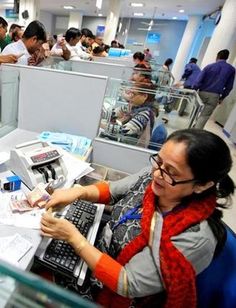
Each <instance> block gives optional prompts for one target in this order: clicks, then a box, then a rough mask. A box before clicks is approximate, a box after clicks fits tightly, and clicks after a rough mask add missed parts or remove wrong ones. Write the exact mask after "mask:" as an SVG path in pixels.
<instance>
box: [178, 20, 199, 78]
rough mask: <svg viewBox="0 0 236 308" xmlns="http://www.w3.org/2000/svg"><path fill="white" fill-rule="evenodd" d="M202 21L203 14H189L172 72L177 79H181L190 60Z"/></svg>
mask: <svg viewBox="0 0 236 308" xmlns="http://www.w3.org/2000/svg"><path fill="white" fill-rule="evenodd" d="M201 21H202V17H201V16H189V19H188V23H187V25H186V28H185V31H184V34H183V37H182V41H181V43H180V46H179V49H178V52H177V55H176V58H175V61H174V65H173V69H172V74H173V75H174V77H175V81H179V80H180V79H181V76H182V75H183V72H184V67H185V65H186V63H187V62H188V60H189V59H188V56H189V53H190V51H191V48H192V44H193V41H194V39H195V36H196V34H197V31H198V29H199V26H200V24H201Z"/></svg>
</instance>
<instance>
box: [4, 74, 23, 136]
mask: <svg viewBox="0 0 236 308" xmlns="http://www.w3.org/2000/svg"><path fill="white" fill-rule="evenodd" d="M0 82H1V88H0V91H1V92H0V137H2V136H4V135H6V134H8V133H9V132H10V131H12V130H14V129H15V128H16V127H17V123H18V101H19V72H18V71H7V70H4V71H0Z"/></svg>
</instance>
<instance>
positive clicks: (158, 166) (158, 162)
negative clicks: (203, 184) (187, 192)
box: [149, 154, 196, 186]
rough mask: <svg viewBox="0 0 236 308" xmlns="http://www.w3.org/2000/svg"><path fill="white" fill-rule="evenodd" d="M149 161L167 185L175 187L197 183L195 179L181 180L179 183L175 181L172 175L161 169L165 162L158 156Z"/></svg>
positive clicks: (153, 156)
mask: <svg viewBox="0 0 236 308" xmlns="http://www.w3.org/2000/svg"><path fill="white" fill-rule="evenodd" d="M149 160H150V163H151V165H152V167H153V168H154V169H156V170H160V173H161V177H162V178H163V180H164V181H165V182H166V183H168V184H170V185H171V186H175V185H178V184H185V183H191V182H195V181H196V180H195V179H190V180H179V181H176V180H175V179H173V177H172V176H171V175H170V173H169V172H168V171H166V170H165V169H163V168H162V167H161V166H162V164H163V162H162V159H161V157H160V156H159V155H158V154H154V155H151V156H150V157H149Z"/></svg>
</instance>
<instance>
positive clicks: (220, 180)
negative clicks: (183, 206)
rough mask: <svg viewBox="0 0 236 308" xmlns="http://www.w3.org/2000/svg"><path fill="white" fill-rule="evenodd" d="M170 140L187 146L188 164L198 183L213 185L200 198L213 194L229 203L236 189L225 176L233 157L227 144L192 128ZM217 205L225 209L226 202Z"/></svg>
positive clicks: (170, 137)
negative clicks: (212, 183) (211, 182)
mask: <svg viewBox="0 0 236 308" xmlns="http://www.w3.org/2000/svg"><path fill="white" fill-rule="evenodd" d="M169 140H171V141H174V142H184V143H185V144H186V152H187V155H186V156H187V163H188V165H189V167H190V168H191V170H192V173H193V175H194V178H195V179H196V181H197V182H198V183H199V184H205V183H207V182H209V181H213V182H214V183H215V185H214V186H213V187H211V188H209V189H207V190H206V191H205V192H204V193H202V194H201V195H202V196H203V194H204V195H206V194H210V193H212V192H214V193H216V196H217V197H218V198H226V201H228V200H227V199H229V198H227V197H230V195H231V194H233V193H234V187H235V186H234V183H233V181H232V179H231V178H230V177H229V175H228V173H229V171H230V169H231V167H232V158H231V155H230V150H229V148H228V146H227V145H226V143H225V142H224V141H223V140H222V139H221V138H220V137H219V136H217V135H215V134H213V133H211V132H209V131H206V130H201V129H194V128H192V129H183V130H178V131H176V132H174V133H172V134H171V135H170V136H169V137H168V138H167V141H169ZM219 206H221V207H227V202H225V204H221V205H219Z"/></svg>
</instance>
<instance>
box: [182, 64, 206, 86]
mask: <svg viewBox="0 0 236 308" xmlns="http://www.w3.org/2000/svg"><path fill="white" fill-rule="evenodd" d="M200 72H201V70H200V68H199V66H198V65H197V59H196V58H191V59H190V61H189V63H188V64H186V65H185V68H184V74H183V76H182V79H183V80H184V88H186V89H192V88H193V85H194V83H195V81H196V79H197V77H198V75H199V74H200Z"/></svg>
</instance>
